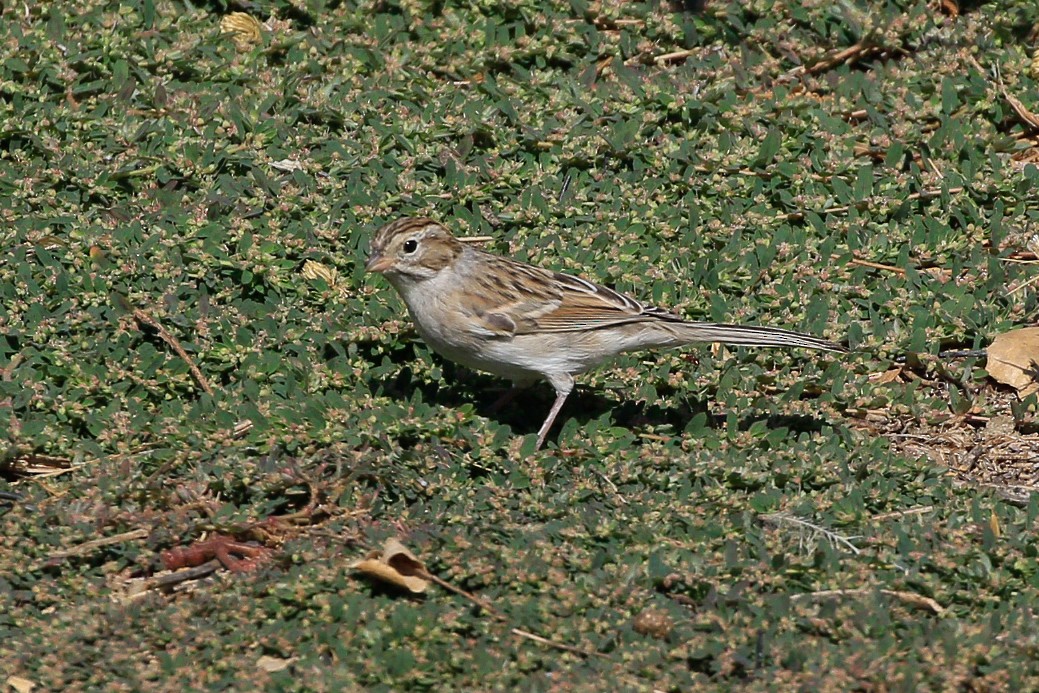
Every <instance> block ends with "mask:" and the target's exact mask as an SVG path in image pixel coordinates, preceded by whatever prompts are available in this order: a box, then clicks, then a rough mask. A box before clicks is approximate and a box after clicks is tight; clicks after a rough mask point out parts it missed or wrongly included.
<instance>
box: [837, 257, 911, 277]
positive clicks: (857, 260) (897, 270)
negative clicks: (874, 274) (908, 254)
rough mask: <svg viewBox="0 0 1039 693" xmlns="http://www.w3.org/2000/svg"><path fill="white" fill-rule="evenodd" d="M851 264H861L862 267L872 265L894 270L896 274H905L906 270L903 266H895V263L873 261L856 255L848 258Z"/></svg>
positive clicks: (880, 268) (890, 270) (889, 270)
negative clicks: (887, 263)
mask: <svg viewBox="0 0 1039 693" xmlns="http://www.w3.org/2000/svg"><path fill="white" fill-rule="evenodd" d="M848 264H849V265H859V266H860V267H871V268H873V269H878V270H884V271H887V272H894V273H895V274H901V275H903V276H904V275H905V273H906V271H905V270H904V269H902V268H901V267H895V266H894V265H883V264H881V263H879V262H872V261H870V260H862V259H860V258H857V257H854V258H852V259H850V260H848Z"/></svg>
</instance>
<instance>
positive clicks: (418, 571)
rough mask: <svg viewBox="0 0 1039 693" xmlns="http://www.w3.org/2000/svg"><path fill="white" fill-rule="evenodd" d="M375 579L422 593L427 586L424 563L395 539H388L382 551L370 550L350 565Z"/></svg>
mask: <svg viewBox="0 0 1039 693" xmlns="http://www.w3.org/2000/svg"><path fill="white" fill-rule="evenodd" d="M350 567H351V568H354V569H355V570H359V571H361V572H362V573H364V574H365V575H367V576H369V577H373V578H375V579H376V580H382V581H383V582H388V583H390V584H391V585H396V586H397V587H403V588H404V589H406V590H408V591H410V592H412V593H414V594H422V593H423V592H425V591H426V588H427V587H429V580H427V579H425V577H423V576H424V575H426V565H425V564H424V563H423V562H422V561H420V560H419V559H418V558H416V557H415V554H413V553H411V551H409V550H408V549H407V547H405V546H404V544H402V543H400V541H398V540H397V539H388V540H387V541H386V545H385V546H383V548H382V551H371V552H369V553H368V555H367V556H365V557H364V558H363V559H361V560H360V561H357V562H356V563H354V564H353V565H351V566H350Z"/></svg>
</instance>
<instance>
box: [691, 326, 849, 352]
mask: <svg viewBox="0 0 1039 693" xmlns="http://www.w3.org/2000/svg"><path fill="white" fill-rule="evenodd" d="M680 334H681V335H682V337H683V338H685V339H686V340H688V341H689V342H721V343H723V344H736V345H742V346H758V347H804V348H805V349H822V350H823V351H840V352H847V351H848V349H847V348H846V347H843V346H841V345H840V344H837V343H836V342H831V341H828V340H826V339H820V338H819V337H813V336H812V335H810V334H803V333H801V332H791V331H790V330H781V329H779V328H777V327H757V326H752V325H722V324H717V323H710V322H685V323H682V324H681V328H680Z"/></svg>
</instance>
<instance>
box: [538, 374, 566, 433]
mask: <svg viewBox="0 0 1039 693" xmlns="http://www.w3.org/2000/svg"><path fill="white" fill-rule="evenodd" d="M549 382H550V383H552V387H554V388H555V389H556V401H555V402H553V403H552V408H551V409H549V410H548V416H546V417H545V423H543V424H541V429H540V430H539V431H538V442H537V444H536V445H535V446H534V449H535V450H540V449H541V446H542V445H544V444H545V438H547V437H548V431H549V429H550V428H552V424H553V423H555V421H556V416H558V415H559V410H560V409H562V408H563V403H564V402H566V398H567V396H568V395H569V394H570V392H571V391H572V390H573V389H574V378H573V376H572V375H570V374H569V373H567V374H564V375H561V376H556V377H550V378H549Z"/></svg>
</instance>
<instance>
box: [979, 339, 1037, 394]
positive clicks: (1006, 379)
mask: <svg viewBox="0 0 1039 693" xmlns="http://www.w3.org/2000/svg"><path fill="white" fill-rule="evenodd" d="M986 351H987V354H988V361H987V362H986V364H985V370H987V371H988V374H989V375H990V376H992V378H993V379H994V380H997V381H999V382H1001V383H1003V384H1004V385H1009V386H1010V387H1012V388H1014V389H1015V390H1017V392H1018V394H1019V395H1020V396H1021V397H1027V396H1028V395H1030V394H1032V393H1034V392H1039V327H1025V328H1023V329H1020V330H1012V331H1010V332H1005V333H1003V334H1001V335H999V336H998V337H996V338H995V339H993V340H992V344H991V345H989V348H988V349H987V350H986Z"/></svg>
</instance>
